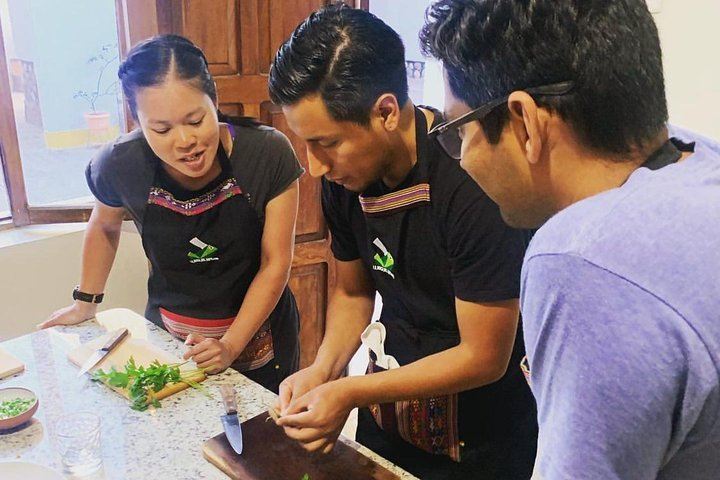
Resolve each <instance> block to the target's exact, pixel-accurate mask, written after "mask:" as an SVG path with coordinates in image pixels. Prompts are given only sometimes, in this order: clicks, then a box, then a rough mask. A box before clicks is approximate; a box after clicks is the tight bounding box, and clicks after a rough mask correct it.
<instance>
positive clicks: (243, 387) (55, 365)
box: [0, 321, 414, 480]
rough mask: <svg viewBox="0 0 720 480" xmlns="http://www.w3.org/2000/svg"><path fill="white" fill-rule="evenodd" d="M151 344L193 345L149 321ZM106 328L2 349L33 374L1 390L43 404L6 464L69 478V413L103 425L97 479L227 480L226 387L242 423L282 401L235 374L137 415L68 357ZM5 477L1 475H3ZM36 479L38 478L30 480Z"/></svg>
mask: <svg viewBox="0 0 720 480" xmlns="http://www.w3.org/2000/svg"><path fill="white" fill-rule="evenodd" d="M147 328H148V336H147V338H148V340H149V341H150V342H151V343H152V344H154V345H156V346H159V347H161V348H162V349H164V350H166V351H168V352H169V353H171V354H173V355H175V356H176V357H178V358H181V357H182V354H183V352H184V351H185V348H186V347H185V346H184V345H183V344H182V343H181V342H180V341H178V340H176V339H175V338H173V337H171V336H170V335H169V334H168V333H167V332H165V331H164V330H161V329H159V328H157V327H155V326H154V325H152V324H151V323H150V322H148V327H147ZM104 332H105V329H104V328H103V327H101V326H100V325H98V324H97V323H96V322H95V321H89V322H85V323H83V324H80V325H77V326H73V327H55V328H53V329H50V330H43V331H38V332H34V333H32V334H29V335H25V336H22V337H18V338H15V339H13V340H9V341H6V342H3V343H0V346H1V347H2V348H3V349H4V350H6V351H7V352H9V353H11V354H12V355H14V356H16V357H17V358H19V359H20V360H22V361H23V362H24V363H25V371H24V372H23V373H20V374H18V375H15V376H13V377H9V378H6V379H3V380H0V387H11V386H15V387H26V388H29V389H31V390H32V391H33V392H35V394H36V395H37V396H38V397H39V399H40V406H39V408H38V411H37V413H36V414H35V416H34V417H33V419H32V420H31V422H29V423H28V424H26V425H25V426H22V427H18V429H16V430H12V431H0V461H27V462H33V463H39V464H43V465H45V466H48V467H50V468H53V469H55V470H57V471H61V468H62V467H61V463H60V457H59V454H58V453H57V451H56V449H55V444H54V441H53V436H54V435H53V429H54V423H55V420H56V419H57V418H58V417H59V416H60V415H62V414H63V413H68V412H74V411H91V412H95V413H98V414H99V415H100V416H101V418H102V433H101V438H102V458H103V470H102V471H101V472H100V473H98V474H96V475H93V476H92V477H85V478H93V479H113V480H114V479H117V480H121V479H122V480H131V479H149V478H151V479H153V480H165V479H172V480H181V479H200V478H210V479H213V478H217V479H222V478H227V477H226V476H225V474H224V473H222V472H221V471H220V470H218V469H217V468H216V467H215V466H213V465H212V464H210V463H209V462H207V461H206V460H205V459H204V458H203V456H202V445H203V442H204V441H205V440H207V439H209V438H211V437H213V436H215V435H217V434H218V433H221V432H222V425H221V423H220V419H219V417H220V414H221V413H222V412H223V408H222V403H221V400H220V399H221V396H220V384H222V383H232V384H233V385H235V389H236V391H237V400H238V410H239V415H240V418H241V421H243V420H246V419H249V418H251V417H253V416H255V415H257V414H259V413H261V412H263V411H266V410H267V407H268V406H270V405H272V404H273V403H274V402H275V395H274V394H273V393H272V392H270V391H268V390H266V389H265V388H263V387H262V386H260V385H258V384H257V383H255V382H252V381H251V380H249V379H247V378H246V377H245V376H243V375H241V374H239V373H238V372H236V371H235V370H232V369H228V370H226V371H225V372H223V373H221V374H219V375H212V376H210V377H209V378H208V379H207V380H205V382H203V384H204V385H205V387H207V388H208V390H209V391H210V392H211V393H212V394H213V396H214V397H215V399H209V398H208V397H206V396H204V395H203V394H202V393H201V392H199V391H197V390H194V389H192V388H188V389H186V390H183V391H181V392H179V393H177V394H175V395H172V396H170V397H168V398H166V399H163V400H162V408H158V409H150V410H148V411H146V412H136V411H134V410H131V409H130V408H129V403H128V401H127V400H126V399H124V398H123V397H121V396H120V395H118V394H117V393H115V392H113V391H111V390H110V389H109V388H108V387H106V386H105V385H102V384H100V383H97V382H93V381H92V380H90V379H89V377H88V376H85V377H84V378H79V377H78V376H77V372H78V370H77V367H75V366H74V365H72V364H71V363H70V361H69V360H68V358H67V352H68V351H70V350H71V349H72V348H73V347H74V346H76V345H78V344H79V343H80V342H82V343H84V342H87V341H89V340H92V339H93V338H95V337H98V336H100V335H101V334H103V333H104ZM343 441H345V442H346V443H348V444H350V445H352V446H354V447H355V448H357V449H358V450H359V451H360V452H362V453H364V454H365V455H367V456H369V457H370V458H372V459H373V460H375V461H377V462H378V463H380V464H381V465H383V466H385V467H387V468H388V469H389V470H391V471H393V472H394V473H396V474H397V475H398V476H400V478H403V479H406V478H414V477H413V476H412V475H409V474H408V473H406V472H404V471H403V470H401V469H399V468H397V467H395V466H394V465H392V464H390V463H389V462H387V461H386V460H384V459H382V458H380V457H378V456H377V455H375V454H374V453H373V452H371V451H370V450H368V449H366V448H365V447H362V446H360V445H358V444H357V443H355V442H353V441H351V440H348V439H343ZM0 477H1V475H0ZM28 480H30V479H28Z"/></svg>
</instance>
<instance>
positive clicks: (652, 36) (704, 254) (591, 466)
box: [421, 0, 720, 480]
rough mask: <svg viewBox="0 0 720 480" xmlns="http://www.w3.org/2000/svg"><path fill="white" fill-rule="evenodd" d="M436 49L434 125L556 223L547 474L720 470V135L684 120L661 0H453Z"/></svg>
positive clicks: (548, 307)
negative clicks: (441, 81)
mask: <svg viewBox="0 0 720 480" xmlns="http://www.w3.org/2000/svg"><path fill="white" fill-rule="evenodd" d="M421 41H422V44H423V45H424V47H425V50H426V52H427V53H429V54H431V55H433V56H435V57H437V58H439V59H440V60H441V61H442V62H443V65H444V67H445V85H446V105H445V106H446V112H447V117H448V118H449V119H450V121H449V122H448V123H447V124H445V125H440V126H438V127H437V128H436V129H434V132H431V134H434V135H435V136H436V139H437V140H438V142H439V143H440V145H442V146H443V147H444V148H446V150H448V152H449V153H452V154H455V155H456V156H457V158H459V157H460V153H462V165H463V167H464V168H465V169H466V170H468V172H469V173H470V175H471V176H472V177H473V178H474V179H475V180H476V181H477V182H478V183H479V184H480V185H481V186H482V187H483V188H484V190H485V191H486V192H487V193H488V195H489V196H490V197H491V198H492V199H493V200H495V201H496V202H497V203H498V205H499V206H500V210H501V212H502V215H503V218H504V219H505V221H506V222H508V223H509V224H511V225H513V226H516V227H525V228H535V227H542V228H540V229H539V230H538V232H537V234H536V235H535V237H534V239H533V241H532V243H531V245H530V247H529V249H528V252H527V254H526V257H525V261H524V265H523V272H522V278H521V310H522V314H523V318H524V326H525V331H524V334H525V343H526V348H527V358H528V362H527V364H526V365H525V367H528V369H527V374H528V379H529V381H530V383H531V387H532V390H533V394H534V395H535V398H536V400H537V404H538V424H539V428H540V433H539V439H538V454H537V460H536V463H535V469H534V473H533V478H536V479H541V478H543V479H551V480H556V479H572V480H575V479H599V480H612V479H633V480H635V479H655V478H659V479H678V480H680V479H682V480H695V479H697V480H701V479H702V480H711V479H712V480H717V479H718V478H720V454H719V453H718V452H720V313H719V312H720V240H718V239H720V144H718V143H717V142H714V141H711V140H708V139H704V138H701V137H699V136H697V135H693V134H691V133H689V132H685V131H681V130H679V129H674V128H671V129H668V127H667V120H668V114H667V106H666V102H665V90H664V84H663V73H662V72H663V71H662V59H661V51H660V44H659V39H658V34H657V29H656V27H655V24H654V22H653V19H652V16H651V15H650V13H649V12H648V9H647V6H646V4H645V1H644V0H610V1H606V2H583V1H581V0H535V1H533V2H527V1H524V0H495V1H492V2H491V1H489V0H470V1H468V0H438V1H437V2H436V3H434V4H433V5H432V6H431V7H430V8H429V11H428V16H427V22H426V25H425V27H424V29H423V32H422V33H421ZM456 129H459V130H460V131H461V134H462V135H461V136H462V138H463V141H462V145H461V148H456V149H455V150H453V145H452V144H451V143H449V142H447V141H446V138H445V133H446V132H451V131H453V130H456Z"/></svg>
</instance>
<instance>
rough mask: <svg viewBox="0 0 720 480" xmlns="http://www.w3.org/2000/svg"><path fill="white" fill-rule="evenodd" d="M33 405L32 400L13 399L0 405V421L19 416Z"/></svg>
mask: <svg viewBox="0 0 720 480" xmlns="http://www.w3.org/2000/svg"><path fill="white" fill-rule="evenodd" d="M33 403H35V399H34V398H20V397H18V398H14V399H12V400H5V401H4V402H2V403H0V420H2V419H5V418H11V417H15V416H17V415H20V414H21V413H23V412H24V411H26V410H27V409H28V408H30V407H32V404H33Z"/></svg>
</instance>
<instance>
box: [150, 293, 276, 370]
mask: <svg viewBox="0 0 720 480" xmlns="http://www.w3.org/2000/svg"><path fill="white" fill-rule="evenodd" d="M160 318H162V321H163V324H164V325H165V328H167V330H168V332H170V333H171V334H172V335H174V336H176V337H178V338H180V339H182V340H185V339H186V338H187V336H188V335H190V334H191V333H199V334H200V335H202V336H204V337H207V338H222V336H223V335H225V332H227V331H228V328H230V325H232V323H233V321H234V320H235V317H229V318H220V319H212V320H210V319H202V318H193V317H188V316H186V315H180V314H178V313H173V312H171V311H169V310H166V309H164V308H162V307H161V308H160ZM273 358H275V352H274V350H273V340H272V331H271V330H270V322H269V321H265V323H263V324H262V326H261V327H260V329H259V330H258V331H257V332H256V333H255V335H254V336H253V338H251V339H250V341H249V342H248V344H247V345H246V346H245V349H244V350H243V351H242V352H241V353H240V355H239V356H238V358H237V359H235V361H234V362H233V364H232V367H233V368H235V369H236V370H238V371H240V372H245V371H248V370H255V369H256V368H260V367H262V366H265V365H267V364H268V363H269V362H270V360H272V359H273Z"/></svg>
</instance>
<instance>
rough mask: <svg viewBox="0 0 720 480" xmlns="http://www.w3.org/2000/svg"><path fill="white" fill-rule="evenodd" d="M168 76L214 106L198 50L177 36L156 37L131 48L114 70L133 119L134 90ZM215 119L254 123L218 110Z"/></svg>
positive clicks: (213, 91)
mask: <svg viewBox="0 0 720 480" xmlns="http://www.w3.org/2000/svg"><path fill="white" fill-rule="evenodd" d="M171 74H172V75H175V77H176V78H178V79H180V80H185V81H187V82H188V83H190V84H191V85H193V86H194V87H195V88H197V89H198V90H200V91H201V92H205V93H206V94H207V96H208V97H210V99H211V100H212V101H213V102H214V103H215V102H217V90H216V89H215V80H214V79H213V77H212V75H211V74H210V70H209V69H208V62H207V59H206V58H205V54H204V53H203V52H202V50H200V48H198V47H197V46H196V45H195V44H193V43H192V42H191V41H190V40H188V39H187V38H185V37H181V36H180V35H157V36H155V37H152V38H148V39H147V40H143V41H142V42H140V43H138V44H137V45H135V46H134V47H133V48H132V49H131V50H130V51H129V52H128V56H127V58H126V59H125V61H124V62H122V64H121V65H120V68H119V69H118V78H119V79H120V83H121V84H122V89H123V94H124V95H125V98H126V99H127V102H128V106H129V107H130V113H131V114H132V116H133V118H134V119H135V120H137V118H138V117H137V101H136V95H137V91H138V89H140V88H144V87H153V86H156V85H160V84H162V83H163V82H165V81H166V80H167V78H168V75H171ZM218 118H219V120H220V121H223V122H228V123H234V124H236V125H257V122H256V121H255V120H253V119H250V118H248V117H234V116H228V115H225V114H223V113H222V112H219V111H218Z"/></svg>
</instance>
